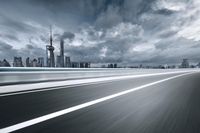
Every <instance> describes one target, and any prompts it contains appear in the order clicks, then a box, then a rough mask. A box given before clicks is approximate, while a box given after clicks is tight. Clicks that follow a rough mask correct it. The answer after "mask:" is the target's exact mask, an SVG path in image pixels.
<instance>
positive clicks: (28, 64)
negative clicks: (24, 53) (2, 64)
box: [26, 57, 31, 67]
mask: <svg viewBox="0 0 200 133" xmlns="http://www.w3.org/2000/svg"><path fill="white" fill-rule="evenodd" d="M30 66H31V65H30V58H29V57H27V58H26V67H30Z"/></svg>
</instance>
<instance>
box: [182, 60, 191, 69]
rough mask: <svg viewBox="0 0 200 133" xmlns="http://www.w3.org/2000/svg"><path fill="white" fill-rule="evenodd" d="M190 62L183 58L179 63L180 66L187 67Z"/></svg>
mask: <svg viewBox="0 0 200 133" xmlns="http://www.w3.org/2000/svg"><path fill="white" fill-rule="evenodd" d="M189 67H190V64H189V61H188V59H183V61H182V64H181V68H189Z"/></svg>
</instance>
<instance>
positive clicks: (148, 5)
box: [0, 0, 200, 65]
mask: <svg viewBox="0 0 200 133" xmlns="http://www.w3.org/2000/svg"><path fill="white" fill-rule="evenodd" d="M199 7H200V1H199V0H0V60H2V59H4V58H6V59H8V60H9V61H12V60H13V56H22V57H23V58H25V57H28V56H29V57H32V58H35V57H39V56H44V57H45V45H47V44H48V43H49V25H52V27H53V35H54V37H53V39H54V41H53V44H54V46H55V48H56V51H55V54H58V51H59V40H60V38H61V37H62V38H64V40H65V54H66V55H67V56H71V59H72V60H74V61H83V60H84V61H91V62H92V63H119V64H126V65H127V64H128V65H132V64H141V63H142V64H177V63H180V62H181V60H182V58H188V59H190V60H191V61H192V62H199V61H200V8H199Z"/></svg>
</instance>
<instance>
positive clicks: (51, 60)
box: [46, 26, 55, 67]
mask: <svg viewBox="0 0 200 133" xmlns="http://www.w3.org/2000/svg"><path fill="white" fill-rule="evenodd" d="M46 50H47V61H48V60H49V62H48V63H49V64H48V63H47V66H49V67H55V57H54V47H53V39H52V29H51V26H50V45H47V46H46ZM48 51H49V56H50V57H48Z"/></svg>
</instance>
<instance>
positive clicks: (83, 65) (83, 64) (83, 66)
mask: <svg viewBox="0 0 200 133" xmlns="http://www.w3.org/2000/svg"><path fill="white" fill-rule="evenodd" d="M80 68H90V63H89V62H80Z"/></svg>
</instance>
